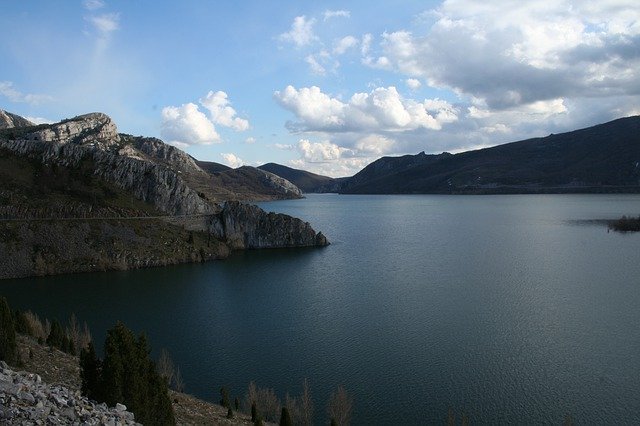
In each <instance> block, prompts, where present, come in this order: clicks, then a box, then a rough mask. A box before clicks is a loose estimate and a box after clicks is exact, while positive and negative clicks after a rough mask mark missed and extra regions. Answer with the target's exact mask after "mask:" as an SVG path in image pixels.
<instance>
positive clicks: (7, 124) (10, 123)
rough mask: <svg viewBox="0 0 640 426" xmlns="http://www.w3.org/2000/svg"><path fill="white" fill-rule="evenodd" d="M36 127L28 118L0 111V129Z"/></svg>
mask: <svg viewBox="0 0 640 426" xmlns="http://www.w3.org/2000/svg"><path fill="white" fill-rule="evenodd" d="M27 126H35V124H33V123H32V122H30V121H29V120H27V119H26V118H22V117H20V116H19V115H15V114H11V113H10V112H7V111H4V110H1V109H0V129H13V128H14V127H27Z"/></svg>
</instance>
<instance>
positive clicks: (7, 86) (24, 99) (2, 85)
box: [0, 81, 53, 105]
mask: <svg viewBox="0 0 640 426" xmlns="http://www.w3.org/2000/svg"><path fill="white" fill-rule="evenodd" d="M0 95H2V96H4V97H6V98H7V99H8V100H9V101H11V102H16V103H27V104H30V105H39V104H41V103H44V102H48V101H51V100H53V98H52V97H51V96H49V95H43V94H35V93H22V92H21V91H20V90H18V89H16V87H15V85H14V84H13V82H11V81H0Z"/></svg>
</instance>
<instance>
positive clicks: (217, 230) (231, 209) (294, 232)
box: [209, 201, 329, 250]
mask: <svg viewBox="0 0 640 426" xmlns="http://www.w3.org/2000/svg"><path fill="white" fill-rule="evenodd" d="M209 232H211V233H212V234H213V235H215V236H216V238H218V239H220V240H222V241H225V242H226V244H227V245H228V246H229V247H230V248H231V249H236V250H238V249H258V248H281V247H309V246H326V245H328V244H329V241H327V238H326V237H325V236H324V235H323V234H322V232H318V233H316V232H315V231H314V230H313V228H312V227H311V225H309V223H308V222H303V221H302V220H300V219H297V218H294V217H291V216H288V215H285V214H279V213H267V212H265V211H264V210H262V209H261V208H259V207H257V206H253V205H249V204H242V203H239V202H237V201H228V202H226V203H225V204H224V206H223V208H222V211H221V212H220V213H218V214H217V215H214V216H212V217H211V221H210V225H209Z"/></svg>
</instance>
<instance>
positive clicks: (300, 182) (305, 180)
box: [258, 163, 335, 193]
mask: <svg viewBox="0 0 640 426" xmlns="http://www.w3.org/2000/svg"><path fill="white" fill-rule="evenodd" d="M258 168H259V169H261V170H265V171H267V172H271V173H273V174H275V175H278V176H280V177H282V178H284V179H286V180H288V181H289V182H291V183H293V184H294V185H296V186H297V187H298V188H300V189H301V190H302V192H307V193H309V192H319V189H321V188H323V187H328V186H331V185H332V184H333V183H334V182H335V179H333V178H330V177H328V176H321V175H317V174H315V173H311V172H307V171H304V170H298V169H292V168H291V167H287V166H282V165H280V164H276V163H267V164H263V165H262V166H259V167H258Z"/></svg>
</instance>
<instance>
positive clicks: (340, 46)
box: [333, 35, 358, 55]
mask: <svg viewBox="0 0 640 426" xmlns="http://www.w3.org/2000/svg"><path fill="white" fill-rule="evenodd" d="M357 45H358V39H357V38H355V37H354V36H350V35H349V36H346V37H343V38H341V39H340V40H338V41H336V42H335V43H334V45H333V53H334V54H336V55H343V54H344V53H345V52H346V51H347V50H349V49H351V48H354V47H356V46H357Z"/></svg>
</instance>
